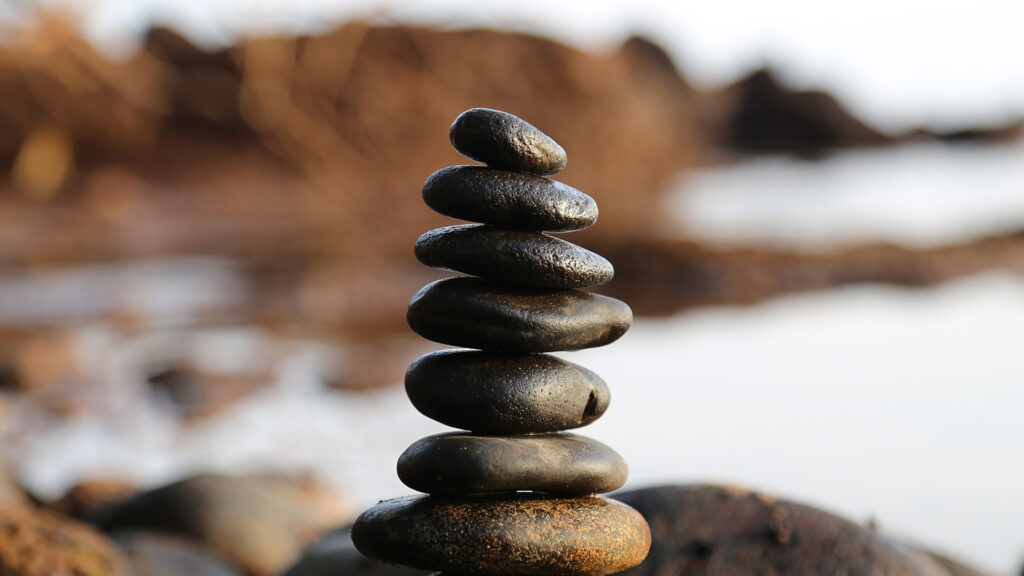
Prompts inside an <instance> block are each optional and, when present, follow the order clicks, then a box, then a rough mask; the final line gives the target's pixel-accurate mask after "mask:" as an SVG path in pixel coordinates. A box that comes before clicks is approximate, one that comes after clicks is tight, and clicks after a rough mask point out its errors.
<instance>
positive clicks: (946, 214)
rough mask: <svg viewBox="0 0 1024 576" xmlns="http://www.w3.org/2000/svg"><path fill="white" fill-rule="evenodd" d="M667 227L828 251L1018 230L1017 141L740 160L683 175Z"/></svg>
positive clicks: (1022, 176)
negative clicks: (803, 158)
mask: <svg viewBox="0 0 1024 576" xmlns="http://www.w3.org/2000/svg"><path fill="white" fill-rule="evenodd" d="M675 189H676V192H675V193H674V194H672V195H670V196H669V197H668V198H667V200H666V213H667V214H669V215H670V218H671V224H670V227H671V228H672V229H673V230H677V231H678V234H679V235H681V236H683V237H686V238H694V239H698V240H704V241H711V242H717V243H722V244H739V245H745V244H747V245H749V244H758V245H762V246H765V245H767V246H777V247H782V248H786V249H796V250H810V251H814V250H834V249H837V248H843V247H848V246H853V245H856V244H859V243H864V242H894V243H897V244H903V245H906V246H912V247H917V248H927V247H932V246H938V245H942V244H950V243H959V242H969V241H972V240H976V239H978V238H981V237H984V236H987V235H991V234H998V233H1006V232H1016V231H1018V230H1021V229H1024V142H1015V143H1012V144H1001V145H998V146H970V145H957V146H951V145H944V144H938V143H928V144H924V143H922V144H911V145H903V146H898V147H893V148H879V149H872V150H861V151H852V152H845V153H842V154H838V155H836V156H834V157H832V158H829V159H826V160H824V161H821V162H800V161H796V160H792V159H789V158H784V157H767V158H757V159H752V160H746V161H743V162H741V163H739V164H736V165H731V166H721V167H716V168H709V169H705V170H699V171H695V172H692V173H688V174H685V175H684V176H683V177H681V178H680V179H679V181H678V183H677V184H676V186H675Z"/></svg>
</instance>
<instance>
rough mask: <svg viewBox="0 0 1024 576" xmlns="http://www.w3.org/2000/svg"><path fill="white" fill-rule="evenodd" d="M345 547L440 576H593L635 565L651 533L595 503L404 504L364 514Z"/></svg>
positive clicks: (427, 499)
mask: <svg viewBox="0 0 1024 576" xmlns="http://www.w3.org/2000/svg"><path fill="white" fill-rule="evenodd" d="M352 541H353V543H355V545H356V548H358V549H359V551H360V552H362V553H363V554H365V555H367V556H369V557H370V558H375V559H377V560H383V561H385V562H395V563H398V564H405V565H407V566H412V567H414V568H423V569H427V570H442V571H444V572H445V573H447V574H474V575H481V576H488V575H490V576H595V575H603V574H613V573H616V572H621V571H623V570H626V569H628V568H631V567H633V566H636V565H637V564H639V563H640V562H642V561H643V559H644V557H645V556H646V555H647V550H648V549H649V548H650V546H651V532H650V529H649V528H648V527H647V522H646V521H644V519H643V517H642V516H641V515H640V513H639V512H637V511H636V510H634V509H632V508H630V507H629V506H627V505H625V504H623V503H621V502H618V501H615V500H612V499H610V498H602V497H600V496H587V497H582V498H554V497H545V496H538V495H535V494H505V495H500V496H480V497H472V498H470V497H462V498H443V497H437V496H407V497H404V498H395V499H394V500H385V501H383V502H380V503H379V504H377V505H376V506H374V507H373V508H370V509H369V510H367V511H366V512H363V513H362V515H360V516H359V518H358V519H357V520H356V523H355V525H354V526H353V527H352Z"/></svg>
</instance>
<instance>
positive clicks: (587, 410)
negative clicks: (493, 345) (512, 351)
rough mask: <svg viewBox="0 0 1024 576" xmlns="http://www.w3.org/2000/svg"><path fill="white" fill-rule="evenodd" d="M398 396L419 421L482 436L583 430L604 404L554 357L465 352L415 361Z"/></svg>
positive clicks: (583, 372)
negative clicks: (418, 415) (410, 405)
mask: <svg viewBox="0 0 1024 576" xmlns="http://www.w3.org/2000/svg"><path fill="white" fill-rule="evenodd" d="M405 391H406V393H408V395H409V399H410V400H411V401H412V403H413V405H414V406H415V407H416V409H417V410H419V411H420V412H422V413H423V414H424V415H426V416H428V417H430V418H433V419H434V420H437V421H438V422H441V423H442V424H447V425H448V426H452V427H453V428H461V429H463V430H471V431H473V432H478V433H482V434H526V433H533V432H553V431H557V430H568V429H570V428H577V427H580V426H585V425H587V424H590V423H591V422H593V421H594V420H597V419H598V418H600V417H601V415H602V414H604V411H605V410H607V409H608V403H609V402H610V401H611V393H610V392H609V391H608V386H607V385H606V384H605V382H604V380H602V379H601V377H600V376H598V375H597V374H595V373H593V372H591V371H590V370H587V369H586V368H584V367H582V366H577V365H576V364H573V363H571V362H566V361H565V360H562V359H560V358H555V357H554V356H548V355H545V354H529V355H523V356H509V355H504V354H493V353H490V352H477V351H469V350H442V351H438V352H431V353H430V354H425V355H423V356H420V357H419V358H418V359H417V360H416V361H415V362H413V364H412V366H410V367H409V371H408V372H407V373H406V375H405Z"/></svg>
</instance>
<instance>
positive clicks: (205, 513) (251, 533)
mask: <svg viewBox="0 0 1024 576" xmlns="http://www.w3.org/2000/svg"><path fill="white" fill-rule="evenodd" d="M346 517H347V510H346V508H345V506H344V504H342V502H341V501H340V500H339V499H338V498H337V497H336V496H335V495H334V494H333V493H331V492H329V491H328V490H326V489H325V488H323V487H321V486H319V485H317V484H316V483H314V482H311V481H309V480H307V479H301V478H286V477H277V476H219V475H201V476H195V477H192V478H187V479H185V480H181V481H178V482H175V483H173V484H168V485H166V486H162V487H159V488H155V489H153V490H151V491H149V492H144V493H142V494H139V495H138V496H135V497H134V498H131V499H130V500H127V501H125V502H123V503H120V504H117V505H115V506H113V507H111V508H110V509H109V510H108V511H107V512H106V514H105V516H104V517H103V518H102V519H101V520H100V522H99V524H100V526H101V527H102V528H103V529H105V530H107V531H112V530H122V529H130V528H139V529H156V530H161V531H164V532H169V533H173V534H179V535H182V534H184V535H189V536H192V537H194V538H196V539H198V540H199V541H201V542H202V543H203V545H205V546H206V547H208V548H210V549H211V550H214V551H216V552H217V553H219V554H220V555H222V556H223V557H225V558H228V559H229V560H231V561H232V562H234V563H235V564H237V565H238V566H239V567H241V568H242V569H243V570H244V571H245V572H246V573H248V574H250V575H251V576H271V575H274V574H279V573H280V572H281V571H282V570H284V569H285V568H287V567H288V566H289V565H291V564H292V563H293V562H295V560H296V559H297V558H298V557H299V555H300V554H301V553H302V550H304V549H305V547H306V546H307V545H308V544H310V543H311V542H312V541H313V540H315V539H316V538H317V537H318V536H319V535H320V534H321V533H323V532H326V531H327V530H328V529H330V528H334V527H336V526H338V525H339V524H341V522H342V521H343V520H345V518H346Z"/></svg>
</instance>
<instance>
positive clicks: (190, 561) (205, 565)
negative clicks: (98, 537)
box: [114, 531, 242, 576]
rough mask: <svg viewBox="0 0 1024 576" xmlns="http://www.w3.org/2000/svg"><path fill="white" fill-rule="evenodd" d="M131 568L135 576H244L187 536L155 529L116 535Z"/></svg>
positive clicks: (116, 539) (115, 537)
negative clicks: (155, 531) (174, 534)
mask: <svg viewBox="0 0 1024 576" xmlns="http://www.w3.org/2000/svg"><path fill="white" fill-rule="evenodd" d="M114 540H115V541H116V542H117V545H118V546H120V547H121V550H122V551H124V553H125V555H126V556H127V557H128V562H129V564H130V565H131V568H132V576H182V575H185V574H187V575H188V576H242V573H241V572H240V571H239V570H238V568H236V567H234V566H233V565H231V563H229V562H228V561H227V560H225V559H224V558H221V557H220V556H218V555H216V554H214V553H213V552H211V551H210V550H207V549H206V548H205V547H204V546H202V544H200V543H198V542H196V541H193V540H191V539H188V538H182V537H180V536H172V535H169V534H160V533H154V532H140V531H128V532H121V533H118V534H115V535H114Z"/></svg>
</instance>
